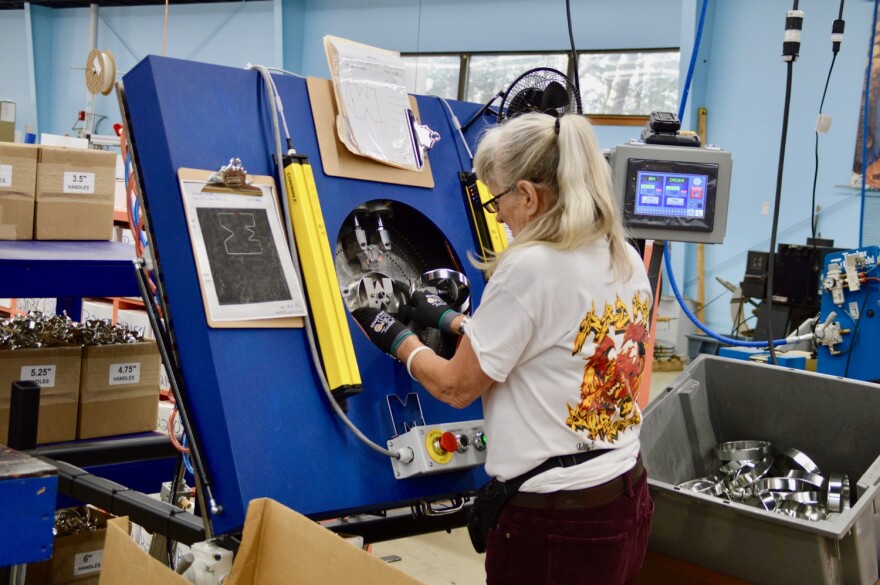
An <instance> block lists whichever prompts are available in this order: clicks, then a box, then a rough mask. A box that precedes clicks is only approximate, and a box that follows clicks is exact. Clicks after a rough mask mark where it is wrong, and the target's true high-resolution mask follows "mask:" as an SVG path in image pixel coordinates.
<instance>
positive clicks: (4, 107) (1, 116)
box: [0, 101, 15, 122]
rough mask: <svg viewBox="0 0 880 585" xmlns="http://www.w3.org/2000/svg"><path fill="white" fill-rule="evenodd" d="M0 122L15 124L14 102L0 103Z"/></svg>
mask: <svg viewBox="0 0 880 585" xmlns="http://www.w3.org/2000/svg"><path fill="white" fill-rule="evenodd" d="M0 122H15V102H10V101H3V102H0Z"/></svg>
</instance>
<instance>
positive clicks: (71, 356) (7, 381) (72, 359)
mask: <svg viewBox="0 0 880 585" xmlns="http://www.w3.org/2000/svg"><path fill="white" fill-rule="evenodd" d="M81 355H82V348H81V347H79V346H71V347H51V348H40V349H18V350H14V351H11V350H3V351H0V442H6V438H7V437H8V436H9V400H10V396H11V394H12V383H13V382H16V381H19V380H33V381H34V382H36V383H37V384H39V385H40V387H41V389H40V415H39V422H38V427H37V443H57V442H59V441H72V440H73V439H74V438H75V437H76V413H77V407H78V405H79V374H80V359H81Z"/></svg>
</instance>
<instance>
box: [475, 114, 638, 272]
mask: <svg viewBox="0 0 880 585" xmlns="http://www.w3.org/2000/svg"><path fill="white" fill-rule="evenodd" d="M557 122H558V133H557ZM474 170H475V171H476V173H477V176H478V177H479V178H480V179H481V180H482V181H483V182H484V183H486V182H492V183H494V184H496V185H502V186H504V187H505V188H507V187H510V186H513V185H516V184H517V182H519V181H521V180H526V181H530V182H532V183H540V184H542V185H543V186H544V187H545V188H546V189H548V190H549V191H550V192H551V193H552V194H555V195H556V200H555V201H554V202H553V203H552V204H551V205H550V207H549V208H548V209H547V210H546V212H545V213H543V214H542V215H540V216H538V217H537V218H535V219H534V220H532V221H531V222H529V223H528V224H527V225H526V226H525V227H524V228H523V230H522V231H521V232H520V233H519V234H517V236H516V238H515V239H514V240H513V242H512V243H511V244H510V246H509V247H508V248H507V251H509V250H513V249H515V248H522V247H525V246H531V245H535V244H544V245H547V246H551V247H553V248H557V249H560V250H570V249H574V248H578V247H581V246H583V245H585V244H588V243H591V242H593V241H596V240H599V239H600V238H604V239H606V240H607V242H608V246H609V248H610V251H611V263H610V264H611V265H610V267H609V268H610V269H611V272H612V274H613V275H614V276H615V277H618V278H622V279H624V280H626V279H628V278H629V277H630V276H631V274H632V267H631V266H630V263H629V259H628V257H627V251H626V247H627V242H626V233H625V231H624V228H623V224H622V223H621V221H620V219H619V215H618V211H617V207H616V204H615V201H614V195H613V192H612V188H611V169H610V167H609V166H608V163H607V162H606V161H605V157H604V155H603V154H602V151H601V149H600V148H599V145H598V144H597V142H596V136H595V134H594V133H593V126H592V125H591V124H590V122H589V121H588V120H587V119H586V118H585V117H583V116H579V115H575V114H569V115H565V116H562V117H561V118H558V119H556V118H554V117H552V116H548V115H547V114H538V113H535V114H524V115H522V116H518V117H516V118H513V119H511V120H508V121H507V122H505V123H503V124H501V125H500V126H494V127H492V128H490V129H489V130H488V131H487V132H486V133H485V134H484V136H483V139H482V140H481V141H480V144H479V148H478V149H477V154H476V157H475V158H474ZM548 201H549V200H548ZM507 251H505V252H502V253H501V254H498V255H497V256H495V257H493V258H489V259H484V260H475V259H473V258H472V259H471V261H472V262H473V263H474V265H475V266H477V267H478V268H480V269H481V270H485V271H486V274H487V276H491V275H492V272H493V271H494V270H495V268H496V267H497V265H498V262H499V261H500V260H501V258H502V257H503V256H504V254H505V253H506V252H507Z"/></svg>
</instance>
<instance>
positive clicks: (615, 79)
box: [402, 49, 680, 125]
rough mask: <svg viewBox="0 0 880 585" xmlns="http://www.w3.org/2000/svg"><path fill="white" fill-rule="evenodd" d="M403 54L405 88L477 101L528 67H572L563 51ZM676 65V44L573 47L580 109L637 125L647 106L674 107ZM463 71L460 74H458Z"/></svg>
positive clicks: (592, 115)
mask: <svg viewBox="0 0 880 585" xmlns="http://www.w3.org/2000/svg"><path fill="white" fill-rule="evenodd" d="M402 57H403V61H404V64H405V65H406V72H407V73H406V74H407V87H408V89H409V91H411V92H413V93H421V94H429V95H438V96H441V97H444V98H452V99H460V100H465V101H469V102H475V103H482V104H485V103H487V102H488V101H489V100H491V99H492V98H493V97H494V96H496V95H497V94H498V92H500V91H503V90H505V89H506V88H507V87H508V86H510V84H511V83H513V81H514V80H516V78H517V77H519V76H520V75H522V74H523V73H525V72H526V71H528V70H529V69H534V68H535V67H551V68H553V69H558V70H559V71H562V72H563V73H566V74H567V75H569V77H572V75H571V73H572V71H573V65H572V64H571V58H570V57H571V54H570V52H568V51H555V52H548V53H524V52H518V53H455V54H452V53H443V54H439V53H432V54H422V55H416V54H409V55H407V54H404V55H402ZM679 67H680V52H679V50H678V49H650V50H626V51H591V52H583V53H578V74H579V77H580V86H581V88H580V89H581V99H582V102H583V108H584V113H585V114H587V115H589V116H590V118H591V120H592V121H593V122H594V123H599V124H601V123H603V117H606V120H607V121H605V122H604V123H611V124H615V125H616V124H631V125H641V124H643V123H644V121H645V120H646V119H647V117H648V114H650V113H651V112H655V111H663V112H676V111H678V100H679V95H678V94H679ZM462 74H464V75H465V78H464V80H462V79H460V76H461V75H462ZM495 105H496V106H497V105H498V102H497V101H496V103H495ZM608 117H614V119H613V120H610V118H608Z"/></svg>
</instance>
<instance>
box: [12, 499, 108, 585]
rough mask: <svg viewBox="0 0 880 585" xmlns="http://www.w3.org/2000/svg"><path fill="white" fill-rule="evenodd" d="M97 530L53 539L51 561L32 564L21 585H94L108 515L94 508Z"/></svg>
mask: <svg viewBox="0 0 880 585" xmlns="http://www.w3.org/2000/svg"><path fill="white" fill-rule="evenodd" d="M89 513H90V514H92V515H93V517H95V516H96V517H97V521H96V524H97V526H98V529H97V530H94V531H92V532H82V533H79V534H72V535H69V536H56V537H55V541H54V544H53V548H54V550H53V552H52V558H51V559H49V560H48V561H45V562H42V563H32V564H29V565H28V567H27V572H26V573H25V585H71V584H72V585H98V581H99V580H100V578H101V564H102V558H103V556H104V539H105V537H106V535H107V528H106V526H107V522H108V520H109V519H110V516H109V515H108V514H105V513H104V512H101V511H100V510H97V509H95V508H89Z"/></svg>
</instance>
